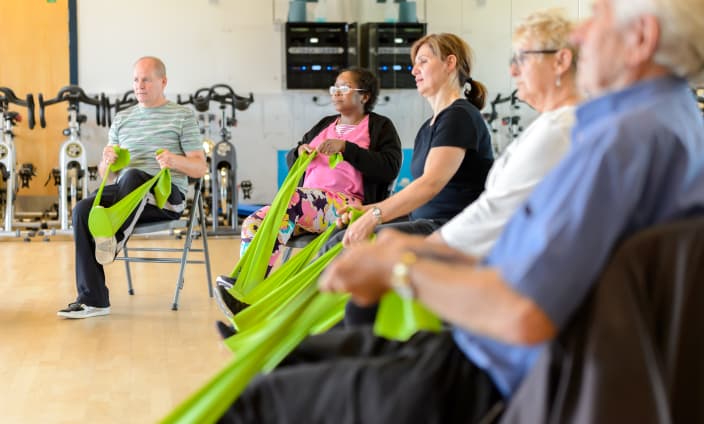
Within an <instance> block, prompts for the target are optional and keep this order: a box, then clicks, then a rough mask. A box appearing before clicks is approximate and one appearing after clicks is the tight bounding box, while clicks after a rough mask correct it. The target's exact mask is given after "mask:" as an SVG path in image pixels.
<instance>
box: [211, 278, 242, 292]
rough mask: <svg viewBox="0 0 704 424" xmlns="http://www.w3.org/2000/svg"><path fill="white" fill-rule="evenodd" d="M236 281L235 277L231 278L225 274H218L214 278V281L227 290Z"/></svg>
mask: <svg viewBox="0 0 704 424" xmlns="http://www.w3.org/2000/svg"><path fill="white" fill-rule="evenodd" d="M236 281H237V279H236V278H231V277H229V276H227V275H218V278H216V279H215V282H216V283H217V285H218V286H222V287H225V288H226V289H228V290H229V289H231V288H232V287H233V286H234V285H235V282H236Z"/></svg>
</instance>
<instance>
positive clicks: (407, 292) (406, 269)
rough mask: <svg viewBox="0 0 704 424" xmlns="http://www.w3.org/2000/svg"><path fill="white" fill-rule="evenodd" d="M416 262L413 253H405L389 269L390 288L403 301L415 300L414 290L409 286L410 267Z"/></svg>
mask: <svg viewBox="0 0 704 424" xmlns="http://www.w3.org/2000/svg"><path fill="white" fill-rule="evenodd" d="M416 262H418V257H417V256H416V254H415V253H413V252H410V251H405V252H403V253H402V254H401V257H400V258H399V260H398V262H396V264H394V266H393V268H391V287H392V288H393V289H394V291H395V292H396V293H397V294H398V295H399V296H401V297H402V298H404V299H413V298H415V294H416V293H415V290H414V289H413V285H412V284H411V276H410V275H409V274H410V272H411V265H413V264H414V263H416Z"/></svg>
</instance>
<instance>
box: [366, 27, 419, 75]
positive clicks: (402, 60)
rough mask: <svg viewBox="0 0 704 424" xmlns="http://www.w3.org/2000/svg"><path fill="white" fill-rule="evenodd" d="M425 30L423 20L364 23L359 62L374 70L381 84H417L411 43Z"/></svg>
mask: <svg viewBox="0 0 704 424" xmlns="http://www.w3.org/2000/svg"><path fill="white" fill-rule="evenodd" d="M425 31H426V24H424V23H400V22H399V23H382V22H378V23H375V22H369V23H365V24H363V25H362V28H361V32H362V34H361V48H360V50H361V55H360V56H361V61H360V62H361V65H362V66H364V67H366V68H369V69H370V70H371V71H372V72H375V73H376V74H377V77H378V78H379V82H380V83H381V88H416V82H415V78H414V77H413V75H411V69H413V62H412V61H411V46H412V45H413V43H414V42H416V41H417V40H418V39H420V38H422V37H423V36H424V35H425Z"/></svg>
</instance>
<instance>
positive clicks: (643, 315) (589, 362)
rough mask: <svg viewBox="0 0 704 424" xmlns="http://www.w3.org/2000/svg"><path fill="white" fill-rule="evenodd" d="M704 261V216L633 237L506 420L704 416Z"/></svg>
mask: <svg viewBox="0 0 704 424" xmlns="http://www.w3.org/2000/svg"><path fill="white" fill-rule="evenodd" d="M702 257H704V218H703V217H697V218H689V219H686V220H681V221H678V222H672V223H667V224H662V225H658V226H656V227H653V228H650V229H646V230H644V231H642V232H640V233H638V234H636V235H634V236H633V237H631V238H629V239H628V240H626V241H625V242H624V243H623V244H622V245H621V246H620V247H619V248H618V249H616V251H615V252H614V254H613V255H612V257H611V260H610V261H609V264H608V265H607V266H606V268H605V269H604V272H603V273H602V275H601V277H600V278H599V280H598V281H597V284H596V286H595V287H594V291H593V292H592V293H591V294H590V296H589V297H588V298H587V299H586V301H585V302H584V304H583V305H582V307H581V308H580V309H579V310H578V311H577V312H576V313H575V315H574V318H573V319H572V322H571V323H569V324H568V326H567V327H566V328H565V329H564V330H563V331H562V332H561V333H560V335H559V336H558V338H557V339H555V340H553V341H552V342H551V343H550V344H549V345H548V347H547V348H546V350H545V352H544V353H543V355H542V356H541V357H540V358H539V359H538V362H537V363H536V365H535V366H534V368H533V370H531V372H530V373H529V374H528V376H527V377H526V379H525V380H524V381H523V383H522V384H521V386H520V387H519V389H518V391H517V392H516V394H515V395H514V397H513V398H512V399H511V401H510V402H509V404H508V409H507V411H506V413H505V414H504V416H503V418H502V420H501V423H502V424H522V423H566V422H569V423H625V422H633V423H636V422H637V423H672V422H674V423H695V422H696V423H701V422H704V403H702V401H701V397H702V393H704V361H702V357H704V345H702V344H701V343H700V342H699V338H700V337H701V336H702V334H704V285H703V284H702V281H704V261H702ZM564 284H569V281H564Z"/></svg>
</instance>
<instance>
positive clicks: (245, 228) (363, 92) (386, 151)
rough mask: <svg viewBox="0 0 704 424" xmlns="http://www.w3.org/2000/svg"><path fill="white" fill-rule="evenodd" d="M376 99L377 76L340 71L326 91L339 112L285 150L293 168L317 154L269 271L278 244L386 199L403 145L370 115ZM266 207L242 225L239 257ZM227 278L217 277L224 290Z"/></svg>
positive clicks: (360, 71)
mask: <svg viewBox="0 0 704 424" xmlns="http://www.w3.org/2000/svg"><path fill="white" fill-rule="evenodd" d="M378 95H379V82H378V80H377V78H376V77H375V76H374V74H372V73H371V72H369V71H368V70H366V69H363V68H356V67H355V68H349V69H346V70H344V71H342V72H341V73H340V74H339V75H338V76H337V79H336V81H335V85H333V86H332V87H330V96H331V98H332V104H333V105H334V106H335V110H337V112H338V113H337V114H335V115H330V116H326V117H325V118H323V119H321V120H320V122H318V123H317V124H316V125H315V126H314V127H313V128H312V129H311V130H310V131H308V132H307V133H306V134H305V135H304V136H303V139H302V140H301V141H299V142H298V145H297V146H296V147H295V148H293V149H292V150H291V151H289V152H288V154H287V156H286V160H287V162H288V164H289V166H291V165H292V164H293V162H295V160H296V159H297V158H298V156H299V155H300V154H301V153H302V152H304V151H306V152H311V151H313V150H317V151H318V153H319V155H318V156H317V157H316V158H315V159H313V161H312V162H311V164H310V165H309V166H308V170H307V171H306V174H305V177H304V179H303V184H302V185H301V186H300V187H299V188H297V189H296V193H295V194H294V196H293V198H292V199H291V203H290V204H289V208H288V210H287V217H286V220H287V221H286V222H285V223H284V224H283V225H282V226H281V228H280V230H279V235H278V238H277V240H276V242H275V243H274V251H273V253H272V255H271V259H270V261H269V270H271V268H272V266H273V265H274V264H275V263H276V261H277V259H278V258H279V256H280V253H281V246H282V245H284V244H286V242H287V241H288V240H289V239H290V238H291V236H292V235H294V234H299V233H304V232H309V233H322V232H323V231H325V229H326V228H328V226H329V225H330V224H334V223H335V220H336V219H337V217H338V211H339V210H341V209H343V208H346V207H360V206H361V205H362V204H363V203H374V202H378V201H380V200H382V199H383V198H385V197H386V196H388V188H389V185H390V183H391V182H392V181H393V180H394V179H395V178H396V176H397V175H398V172H399V169H400V167H401V141H400V139H399V137H398V134H397V133H396V128H395V127H394V125H393V123H392V122H391V120H389V118H387V117H385V116H381V115H378V114H376V113H374V112H372V109H373V108H374V104H375V103H376V100H377V97H378ZM338 152H339V153H342V156H343V158H344V162H342V163H340V164H338V165H337V166H336V167H335V168H334V169H330V168H329V166H328V156H329V155H332V154H335V153H338ZM268 210H269V207H268V206H265V207H263V208H261V209H259V210H258V211H256V212H254V213H253V214H252V215H250V216H249V217H248V218H247V219H245V220H244V222H243V223H242V244H241V247H240V253H241V254H243V253H244V252H245V250H246V249H247V247H248V246H249V244H250V243H251V241H252V239H253V238H254V235H255V234H256V231H257V229H258V228H259V225H260V223H261V222H262V220H263V219H264V216H266V213H267V211H268ZM229 280H230V279H229V278H227V277H225V276H220V277H218V281H219V282H220V283H221V285H224V286H227V285H228V283H231V281H229Z"/></svg>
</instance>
